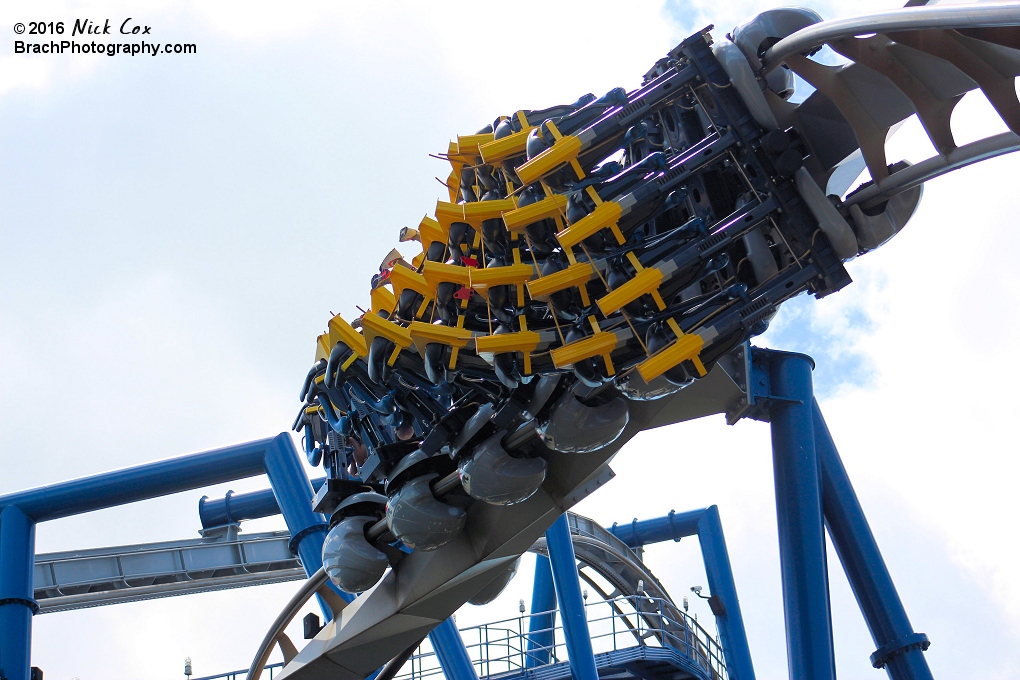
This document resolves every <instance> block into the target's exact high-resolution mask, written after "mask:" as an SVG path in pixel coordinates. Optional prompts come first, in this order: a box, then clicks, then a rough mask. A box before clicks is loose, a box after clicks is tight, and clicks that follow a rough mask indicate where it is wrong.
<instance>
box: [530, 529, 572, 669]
mask: <svg viewBox="0 0 1020 680" xmlns="http://www.w3.org/2000/svg"><path fill="white" fill-rule="evenodd" d="M571 547H573V544H571ZM544 612H549V613H548V614H546V613H544ZM536 613H537V614H538V615H536ZM555 625H556V588H555V586H553V578H552V567H551V566H550V564H549V558H548V557H546V556H545V555H537V556H536V557H535V581H534V585H532V589H531V620H530V622H529V623H528V647H527V657H526V658H525V659H524V666H525V668H537V667H538V666H544V665H546V664H548V663H550V662H551V661H552V654H551V652H552V649H553V645H555V644H556V637H555V635H554V631H553V627H554V626H555Z"/></svg>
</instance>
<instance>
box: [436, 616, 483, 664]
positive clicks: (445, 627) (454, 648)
mask: <svg viewBox="0 0 1020 680" xmlns="http://www.w3.org/2000/svg"><path fill="white" fill-rule="evenodd" d="M429 642H431V643H432V649H434V650H436V656H437V657H438V658H439V665H440V666H441V667H442V669H443V675H444V676H445V677H446V679H447V680H478V675H477V674H476V673H475V667H474V666H473V665H472V664H471V657H470V656H468V652H467V648H466V647H465V646H464V638H462V637H461V636H460V631H459V630H457V624H456V623H454V622H453V618H452V617H451V618H449V619H446V620H445V621H443V622H442V623H441V624H439V625H438V626H436V627H435V628H433V629H432V632H431V633H429Z"/></svg>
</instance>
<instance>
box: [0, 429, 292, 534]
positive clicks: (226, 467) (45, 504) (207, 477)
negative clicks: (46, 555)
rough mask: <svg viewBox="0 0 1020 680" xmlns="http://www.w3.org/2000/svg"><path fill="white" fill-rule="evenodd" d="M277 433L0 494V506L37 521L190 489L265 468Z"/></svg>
mask: <svg viewBox="0 0 1020 680" xmlns="http://www.w3.org/2000/svg"><path fill="white" fill-rule="evenodd" d="M272 442H273V439H272V438H268V439H258V440H256V441H253V442H246V443H244V444H237V445H235V446H227V447H224V448H222V449H213V450H212V451H204V452H202V453H193V454H191V455H188V456H181V457H179V458H170V459H167V460H160V461H157V462H155V463H147V464H145V465H138V466H135V467H129V468H124V469H122V470H115V471H113V472H104V473H103V474H100V475H93V476H91V477H82V478H80V479H73V480H71V481H67V482H61V483H59V484H51V485H49V486H41V487H37V488H35V489H28V490H27V491H18V492H15V493H11V494H7V495H6V496H0V508H4V507H6V506H8V505H15V506H17V507H18V508H19V509H20V510H21V511H22V512H23V513H25V514H26V515H28V516H29V517H31V518H32V519H33V520H34V521H36V522H45V521H47V520H51V519H59V518H61V517H70V516H71V515H80V514H82V513H85V512H92V511H93V510H102V509H103V508H111V507H113V506H115V505H124V504H126V503H134V502H135V501H143V500H147V499H149V498H156V497H158V496H166V495H169V494H172V493H177V492H179V491H190V490H191V489H197V488H200V487H203V486H209V485H210V484H220V483H222V482H231V481H233V480H235V479H242V478H244V477H254V476H256V475H260V474H262V473H263V472H265V468H264V466H263V458H264V456H265V453H266V449H268V448H269V445H270V444H271V443H272Z"/></svg>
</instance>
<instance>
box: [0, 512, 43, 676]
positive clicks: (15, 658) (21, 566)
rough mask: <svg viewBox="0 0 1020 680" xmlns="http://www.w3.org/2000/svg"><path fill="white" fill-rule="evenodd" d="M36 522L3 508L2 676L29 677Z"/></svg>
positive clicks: (0, 588)
mask: <svg viewBox="0 0 1020 680" xmlns="http://www.w3.org/2000/svg"><path fill="white" fill-rule="evenodd" d="M34 561H35V522H33V521H32V520H31V518H29V517H28V516H27V515H26V514H25V513H23V512H22V511H21V510H19V509H18V508H16V507H13V506H7V507H5V508H4V509H3V510H2V511H0V678H5V679H6V680H29V675H30V672H31V665H32V663H31V658H32V616H33V615H34V613H35V611H36V604H35V600H34V599H33V595H34V593H33V590H32V569H33V565H34Z"/></svg>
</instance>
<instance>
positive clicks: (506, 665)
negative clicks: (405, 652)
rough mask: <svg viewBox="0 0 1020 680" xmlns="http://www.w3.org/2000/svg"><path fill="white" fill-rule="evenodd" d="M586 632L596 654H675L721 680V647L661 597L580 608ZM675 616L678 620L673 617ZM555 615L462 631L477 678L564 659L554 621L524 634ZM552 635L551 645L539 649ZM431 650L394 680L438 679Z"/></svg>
mask: <svg viewBox="0 0 1020 680" xmlns="http://www.w3.org/2000/svg"><path fill="white" fill-rule="evenodd" d="M585 610H586V613H587V617H588V631H589V634H590V636H591V642H592V649H593V651H594V653H595V654H596V655H598V654H602V653H606V652H615V651H619V650H623V649H632V648H634V647H637V646H644V647H659V648H669V649H672V650H675V651H676V652H677V653H678V654H679V655H681V656H683V657H686V658H687V659H688V661H690V662H692V663H693V664H695V665H697V666H699V667H700V668H701V669H702V670H703V671H704V672H705V675H706V676H707V677H710V678H712V679H713V680H725V678H726V666H725V662H724V660H723V653H722V648H721V647H720V646H719V643H718V642H716V640H715V639H713V638H712V636H711V635H709V633H708V632H707V631H706V630H705V629H704V628H702V627H701V626H700V625H699V624H698V622H697V621H696V620H694V619H693V618H691V617H689V616H687V615H686V614H684V613H682V612H678V611H677V610H676V609H675V608H674V607H673V606H672V605H671V603H669V602H666V601H664V600H662V599H661V598H651V597H644V596H630V597H617V598H614V599H611V600H605V601H598V602H594V603H588V604H586V605H585ZM678 614H679V616H678ZM555 615H556V612H533V613H531V614H530V615H524V614H522V615H521V616H519V617H516V618H512V619H505V620H502V621H494V622H492V623H486V624H482V625H480V626H471V627H469V628H464V629H462V630H461V631H460V632H461V637H462V638H463V639H464V645H465V647H467V651H468V655H469V656H470V657H471V661H472V663H473V664H474V666H475V669H476V671H477V672H478V675H479V677H492V676H498V675H502V674H507V673H517V672H520V671H523V670H524V669H526V668H535V667H539V666H544V665H548V664H555V663H559V662H561V661H566V659H567V651H566V644H565V639H564V637H563V626H562V624H561V623H560V622H559V620H558V617H557V618H556V619H555V620H556V624H555V625H554V626H553V627H552V628H544V629H538V630H529V629H530V626H531V620H532V618H534V617H538V618H539V621H542V622H547V621H549V620H550V619H553V617H555ZM550 632H551V633H552V639H553V644H551V645H545V646H544V645H541V644H539V643H538V641H539V640H543V639H548V638H549V637H550V636H549V633H550ZM442 673H443V671H442V669H441V668H440V666H439V660H438V659H437V658H436V655H435V652H434V651H432V650H431V647H430V646H429V645H428V643H427V642H426V643H423V644H422V646H421V647H419V649H418V651H417V652H416V653H415V654H414V655H413V656H412V657H411V658H410V659H409V660H408V661H407V663H406V664H404V667H403V668H402V669H401V670H400V672H399V673H398V674H397V676H396V677H397V678H398V679H400V680H419V679H420V678H432V677H440V676H442Z"/></svg>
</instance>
